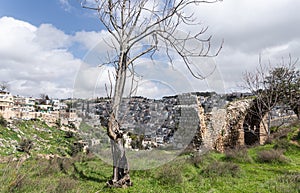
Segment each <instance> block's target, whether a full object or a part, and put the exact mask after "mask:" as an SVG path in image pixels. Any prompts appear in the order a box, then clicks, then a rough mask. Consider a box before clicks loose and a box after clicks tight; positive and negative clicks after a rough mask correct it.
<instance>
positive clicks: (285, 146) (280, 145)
mask: <svg viewBox="0 0 300 193" xmlns="http://www.w3.org/2000/svg"><path fill="white" fill-rule="evenodd" d="M274 148H275V149H278V150H289V149H290V143H289V141H288V140H287V139H286V138H283V139H278V140H275V144H274Z"/></svg>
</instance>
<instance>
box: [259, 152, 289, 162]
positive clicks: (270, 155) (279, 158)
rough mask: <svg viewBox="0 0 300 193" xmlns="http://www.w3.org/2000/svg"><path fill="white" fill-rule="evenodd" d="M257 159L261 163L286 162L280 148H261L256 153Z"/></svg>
mask: <svg viewBox="0 0 300 193" xmlns="http://www.w3.org/2000/svg"><path fill="white" fill-rule="evenodd" d="M257 161H258V162H261V163H286V162H287V161H288V160H287V159H286V157H285V156H284V155H283V151H282V150H275V149H270V150H263V151H260V152H258V153H257Z"/></svg>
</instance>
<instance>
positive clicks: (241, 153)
mask: <svg viewBox="0 0 300 193" xmlns="http://www.w3.org/2000/svg"><path fill="white" fill-rule="evenodd" d="M224 160H226V161H235V162H239V163H251V162H252V158H251V157H250V156H249V154H248V150H247V149H246V148H235V149H228V150H226V151H225V158H224Z"/></svg>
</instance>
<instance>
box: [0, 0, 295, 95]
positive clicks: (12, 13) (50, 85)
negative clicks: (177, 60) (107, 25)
mask: <svg viewBox="0 0 300 193" xmlns="http://www.w3.org/2000/svg"><path fill="white" fill-rule="evenodd" d="M299 8H300V1H298V0H223V1H222V2H219V3H215V4H200V5H199V6H198V7H193V8H191V9H192V10H191V11H194V12H195V16H197V18H198V19H199V21H201V23H202V24H203V26H209V30H208V31H207V34H211V35H213V45H214V47H213V49H217V47H218V46H219V45H220V43H221V41H222V39H224V45H223V49H222V51H221V53H220V55H219V56H218V57H216V58H214V59H208V60H206V61H205V62H204V61H200V63H203V64H202V66H201V68H202V72H203V73H204V74H211V72H213V73H212V74H211V75H210V76H208V78H207V79H205V80H202V81H200V80H195V79H193V78H191V76H190V75H189V74H188V72H187V70H186V69H184V66H183V65H181V64H176V65H175V67H174V66H173V68H170V66H168V65H164V64H161V63H162V62H157V63H156V64H152V66H151V67H149V65H148V63H149V62H148V61H147V60H144V61H143V62H142V64H139V65H138V66H137V70H138V71H139V73H140V74H143V73H144V74H143V78H144V79H143V80H141V81H140V82H139V84H140V87H139V89H138V93H137V94H139V95H146V96H149V97H159V96H160V95H168V94H174V93H176V92H187V91H189V90H191V91H206V90H216V91H218V92H231V91H236V90H239V89H240V88H239V86H240V85H241V84H242V83H241V82H242V75H243V73H244V72H245V71H252V70H254V69H255V67H256V66H257V65H258V58H259V54H261V55H262V59H263V62H266V63H267V62H268V61H271V63H274V64H277V63H280V62H281V60H282V58H287V57H288V55H289V54H291V55H292V57H294V58H297V57H300V25H299V24H300V12H299ZM198 28H199V26H194V27H191V28H189V29H186V28H185V29H181V30H182V31H186V32H187V33H188V31H187V30H191V31H194V30H197V29H198ZM106 36H107V32H106V31H105V29H103V27H102V26H101V24H100V22H99V21H98V19H97V15H96V14H95V13H94V12H92V11H90V10H85V9H82V8H81V7H80V1H79V0H51V1H41V0H26V1H25V0H9V1H1V2H0V81H7V82H8V84H9V90H10V91H11V92H12V93H13V94H18V95H24V96H39V95H40V94H41V93H46V94H48V95H49V96H50V97H52V98H66V97H72V96H74V97H77V96H81V95H83V93H88V94H86V96H95V95H98V94H97V93H100V92H102V93H101V94H100V95H105V94H104V92H103V88H105V83H107V82H108V80H109V75H108V74H107V71H112V70H113V69H110V68H109V67H107V68H98V67H96V66H97V64H98V63H101V62H102V61H103V60H104V59H103V57H102V56H101V57H100V56H99V50H101V51H102V52H105V50H106V49H107V47H106V46H105V43H104V42H103V38H105V37H106ZM145 66H146V67H145ZM212 66H213V67H212ZM298 66H299V64H298ZM214 67H216V68H214ZM149 68H150V69H149ZM145 72H147V73H145ZM150 72H151V73H150ZM99 89H100V90H101V89H102V91H99Z"/></svg>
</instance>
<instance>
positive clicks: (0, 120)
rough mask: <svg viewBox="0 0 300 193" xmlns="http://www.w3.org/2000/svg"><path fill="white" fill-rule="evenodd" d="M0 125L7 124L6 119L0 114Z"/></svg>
mask: <svg viewBox="0 0 300 193" xmlns="http://www.w3.org/2000/svg"><path fill="white" fill-rule="evenodd" d="M0 125H1V126H3V127H6V126H7V121H6V120H5V119H4V117H3V116H2V115H0Z"/></svg>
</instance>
